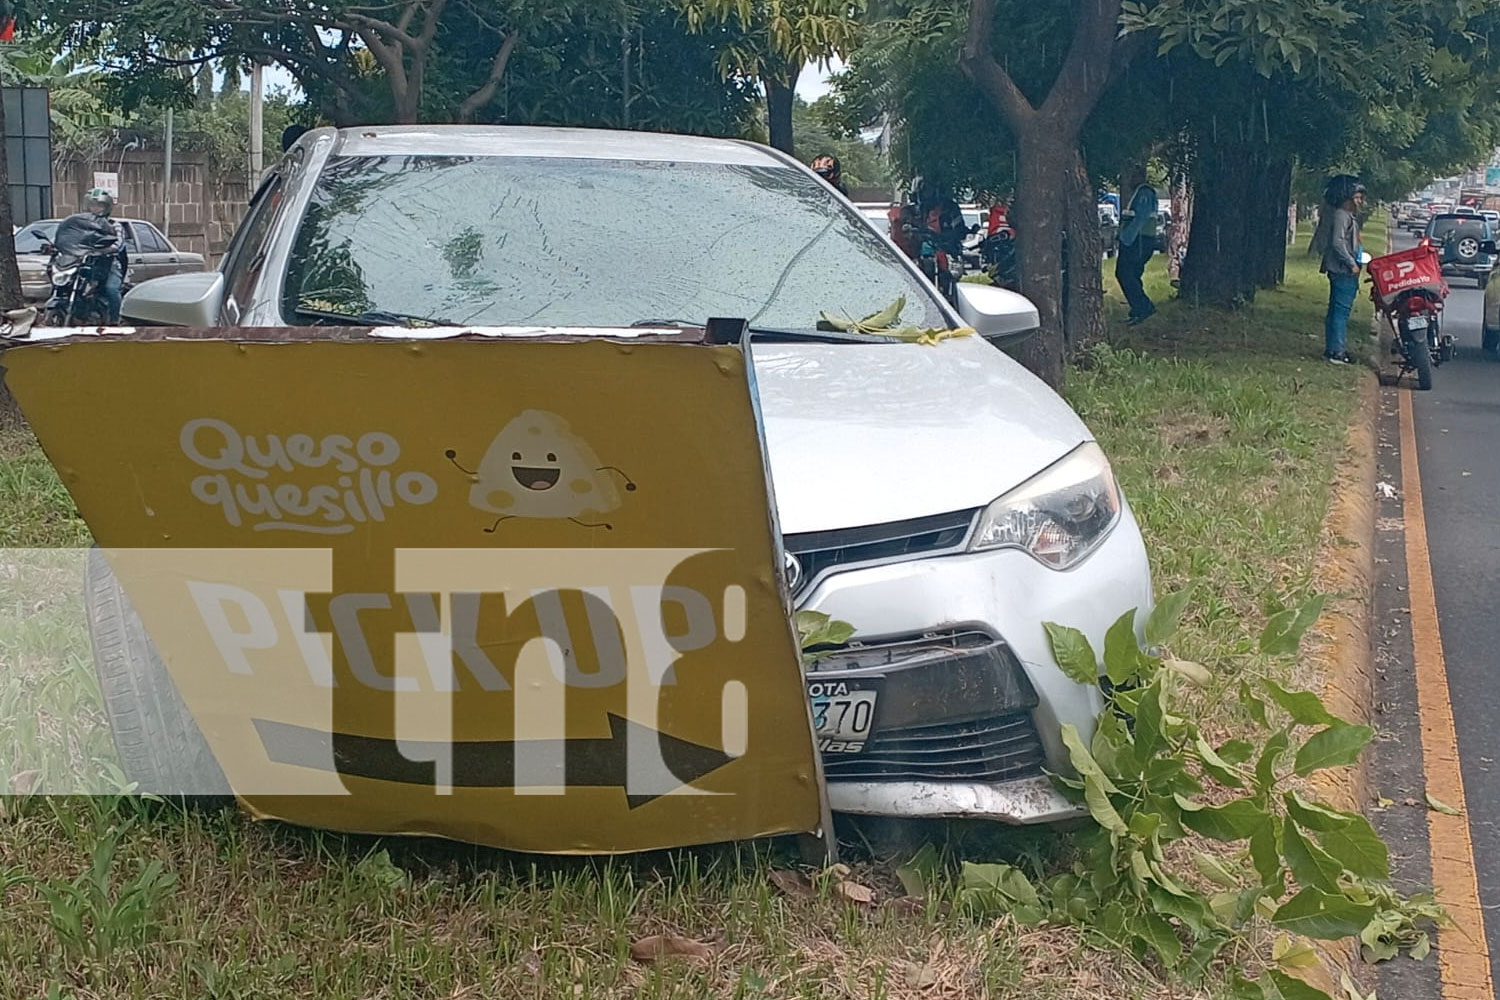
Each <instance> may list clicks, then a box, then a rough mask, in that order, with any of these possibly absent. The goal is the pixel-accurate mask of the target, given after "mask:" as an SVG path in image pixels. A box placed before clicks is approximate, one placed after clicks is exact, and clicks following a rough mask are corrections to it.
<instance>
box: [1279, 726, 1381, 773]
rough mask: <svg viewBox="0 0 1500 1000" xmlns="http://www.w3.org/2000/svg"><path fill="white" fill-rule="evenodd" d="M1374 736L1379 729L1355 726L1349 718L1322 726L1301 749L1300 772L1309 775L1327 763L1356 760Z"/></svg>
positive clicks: (1298, 768) (1299, 756)
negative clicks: (1349, 721) (1348, 720)
mask: <svg viewBox="0 0 1500 1000" xmlns="http://www.w3.org/2000/svg"><path fill="white" fill-rule="evenodd" d="M1374 737H1375V730H1373V729H1371V728H1370V727H1369V726H1352V725H1349V724H1348V723H1346V722H1345V723H1339V724H1338V725H1336V726H1329V727H1328V728H1327V729H1320V730H1318V731H1317V732H1316V733H1313V734H1312V737H1311V738H1310V739H1308V741H1307V742H1306V743H1304V744H1302V749H1300V750H1298V751H1297V763H1296V771H1297V774H1298V775H1300V776H1301V777H1304V778H1305V777H1307V776H1308V775H1309V774H1312V773H1313V772H1314V771H1317V770H1320V769H1322V768H1325V767H1344V766H1345V765H1348V764H1353V763H1354V762H1355V761H1356V760H1358V759H1359V755H1360V752H1361V751H1362V750H1364V748H1365V746H1366V745H1367V744H1368V743H1369V742H1370V740H1372V739H1374Z"/></svg>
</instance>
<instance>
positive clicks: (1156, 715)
mask: <svg viewBox="0 0 1500 1000" xmlns="http://www.w3.org/2000/svg"><path fill="white" fill-rule="evenodd" d="M1165 742H1166V741H1165V739H1164V738H1163V735H1162V710H1161V678H1160V677H1158V678H1157V679H1156V680H1154V681H1152V682H1151V686H1150V687H1148V688H1147V689H1146V693H1145V694H1143V695H1142V696H1141V703H1140V704H1139V705H1138V706H1136V711H1135V752H1136V756H1137V758H1138V759H1140V760H1142V761H1145V760H1147V759H1149V758H1150V757H1151V756H1152V755H1153V754H1155V753H1156V752H1157V751H1158V750H1159V749H1161V748H1162V747H1163V746H1164V745H1165Z"/></svg>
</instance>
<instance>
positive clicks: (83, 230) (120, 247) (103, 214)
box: [52, 187, 130, 323]
mask: <svg viewBox="0 0 1500 1000" xmlns="http://www.w3.org/2000/svg"><path fill="white" fill-rule="evenodd" d="M114 207H115V199H114V195H112V194H110V193H109V192H108V191H106V190H104V189H103V188H97V187H96V188H94V189H93V190H91V191H90V192H89V193H88V194H87V195H85V196H84V211H82V212H78V213H75V214H73V215H70V216H68V217H67V218H66V219H64V220H63V221H62V222H60V223H58V225H57V232H56V234H55V235H54V236H53V238H52V245H53V247H54V248H55V249H56V251H57V264H58V266H62V267H71V266H73V264H75V263H77V262H78V261H80V260H82V259H83V258H86V257H95V258H99V257H103V256H106V255H107V256H108V262H107V263H105V262H103V261H101V262H100V264H99V266H100V267H107V268H108V272H107V273H106V274H104V275H103V276H102V279H101V280H100V282H99V297H100V305H101V306H102V307H103V311H104V313H105V317H106V318H107V319H108V321H109V322H111V323H118V322H119V321H120V297H121V295H122V293H123V290H124V286H125V272H126V269H127V268H128V266H129V263H130V262H129V260H128V258H127V257H126V255H125V238H124V234H123V233H122V232H121V230H120V226H119V224H118V223H116V222H115V220H114V219H112V218H110V213H111V212H113V211H114Z"/></svg>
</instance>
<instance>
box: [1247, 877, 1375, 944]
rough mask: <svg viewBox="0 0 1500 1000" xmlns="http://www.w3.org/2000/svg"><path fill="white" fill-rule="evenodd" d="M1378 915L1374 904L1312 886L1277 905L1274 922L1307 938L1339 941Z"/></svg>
mask: <svg viewBox="0 0 1500 1000" xmlns="http://www.w3.org/2000/svg"><path fill="white" fill-rule="evenodd" d="M1374 915H1375V907H1374V906H1373V905H1368V904H1360V903H1354V902H1351V901H1350V900H1348V899H1345V898H1344V897H1343V896H1342V895H1334V894H1332V893H1327V892H1324V891H1323V890H1321V889H1317V888H1312V887H1309V888H1306V889H1303V890H1302V891H1301V892H1299V893H1297V895H1295V896H1293V897H1292V898H1291V899H1289V900H1287V901H1286V902H1285V903H1282V904H1281V906H1279V907H1277V909H1276V914H1275V916H1273V917H1272V918H1271V923H1273V924H1275V925H1276V926H1277V927H1280V928H1282V929H1283V930H1287V931H1291V932H1292V933H1294V934H1301V935H1302V936H1303V937H1310V938H1316V939H1317V940H1320V941H1337V940H1338V939H1339V938H1346V937H1354V936H1355V935H1357V934H1359V932H1360V931H1362V930H1363V929H1364V927H1365V925H1366V924H1368V923H1369V922H1370V918H1371V917H1373V916H1374Z"/></svg>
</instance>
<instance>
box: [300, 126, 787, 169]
mask: <svg viewBox="0 0 1500 1000" xmlns="http://www.w3.org/2000/svg"><path fill="white" fill-rule="evenodd" d="M323 139H332V140H333V152H334V153H335V155H340V156H383V155H388V154H392V153H395V154H403V155H423V154H425V155H429V156H525V157H558V158H582V159H596V160H640V161H662V160H669V161H676V162H686V163H724V164H737V165H741V166H766V167H772V166H776V167H779V166H786V165H787V164H788V158H787V157H785V156H783V154H781V153H778V152H777V151H775V150H773V149H770V148H769V147H766V146H760V145H756V144H755V143H751V142H745V141H742V140H739V139H719V138H713V137H709V136H696V135H672V134H667V133H662V132H623V131H616V130H612V129H590V128H551V127H544V126H535V125H361V126H358V127H356V128H343V129H331V128H326V129H314V130H313V131H311V132H309V133H307V135H305V136H303V138H302V139H301V140H299V141H301V142H318V141H320V140H323Z"/></svg>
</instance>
